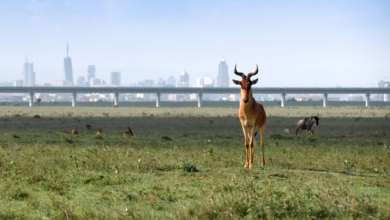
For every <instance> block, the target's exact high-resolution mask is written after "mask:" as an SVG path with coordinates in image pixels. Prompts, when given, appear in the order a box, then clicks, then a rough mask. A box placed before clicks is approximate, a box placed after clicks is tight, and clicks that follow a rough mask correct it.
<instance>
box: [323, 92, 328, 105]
mask: <svg viewBox="0 0 390 220" xmlns="http://www.w3.org/2000/svg"><path fill="white" fill-rule="evenodd" d="M323 101H324V104H323V106H324V107H326V105H327V104H328V93H324V100H323Z"/></svg>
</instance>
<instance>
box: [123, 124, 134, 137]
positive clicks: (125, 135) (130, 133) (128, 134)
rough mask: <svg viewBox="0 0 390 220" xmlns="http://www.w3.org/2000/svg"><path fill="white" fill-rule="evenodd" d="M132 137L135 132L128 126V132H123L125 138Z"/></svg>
mask: <svg viewBox="0 0 390 220" xmlns="http://www.w3.org/2000/svg"><path fill="white" fill-rule="evenodd" d="M130 135H133V132H132V131H131V129H130V126H127V131H125V132H123V137H128V136H130Z"/></svg>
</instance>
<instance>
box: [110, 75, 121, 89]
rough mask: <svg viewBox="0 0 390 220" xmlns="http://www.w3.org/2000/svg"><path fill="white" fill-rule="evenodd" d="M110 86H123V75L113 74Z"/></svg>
mask: <svg viewBox="0 0 390 220" xmlns="http://www.w3.org/2000/svg"><path fill="white" fill-rule="evenodd" d="M110 84H111V85H115V86H119V85H120V84H121V73H120V72H111V76H110Z"/></svg>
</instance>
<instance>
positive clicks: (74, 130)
mask: <svg viewBox="0 0 390 220" xmlns="http://www.w3.org/2000/svg"><path fill="white" fill-rule="evenodd" d="M78 130H79V129H78V128H77V126H75V127H74V128H73V130H72V131H71V132H65V133H64V135H68V134H72V135H73V134H79V132H78Z"/></svg>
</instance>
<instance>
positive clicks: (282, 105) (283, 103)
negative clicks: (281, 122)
mask: <svg viewBox="0 0 390 220" xmlns="http://www.w3.org/2000/svg"><path fill="white" fill-rule="evenodd" d="M285 103H286V93H282V103H281V104H280V107H282V108H284V105H285Z"/></svg>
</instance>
